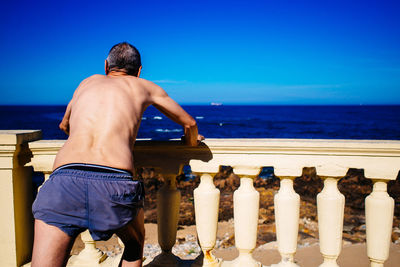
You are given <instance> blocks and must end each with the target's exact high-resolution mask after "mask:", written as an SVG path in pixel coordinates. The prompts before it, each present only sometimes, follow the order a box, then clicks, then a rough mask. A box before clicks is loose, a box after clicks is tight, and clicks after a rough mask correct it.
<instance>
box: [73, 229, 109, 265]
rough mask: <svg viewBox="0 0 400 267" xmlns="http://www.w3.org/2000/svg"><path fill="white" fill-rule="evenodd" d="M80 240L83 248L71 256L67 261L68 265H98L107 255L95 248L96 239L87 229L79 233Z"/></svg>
mask: <svg viewBox="0 0 400 267" xmlns="http://www.w3.org/2000/svg"><path fill="white" fill-rule="evenodd" d="M81 239H82V242H83V243H84V244H85V248H84V249H83V250H82V251H81V252H80V253H79V255H74V256H71V258H70V259H69V261H68V264H67V266H68V267H91V266H100V263H102V262H103V261H104V260H105V259H106V258H107V255H106V254H104V253H103V252H101V251H100V250H99V249H97V248H96V241H94V240H93V239H92V237H91V236H90V233H89V230H86V231H84V232H83V233H82V234H81Z"/></svg>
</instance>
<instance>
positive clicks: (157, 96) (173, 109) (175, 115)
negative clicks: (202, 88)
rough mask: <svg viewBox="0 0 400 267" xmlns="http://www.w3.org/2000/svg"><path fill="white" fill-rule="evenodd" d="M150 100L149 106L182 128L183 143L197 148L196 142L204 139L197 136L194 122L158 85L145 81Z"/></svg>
mask: <svg viewBox="0 0 400 267" xmlns="http://www.w3.org/2000/svg"><path fill="white" fill-rule="evenodd" d="M147 83H148V87H147V88H148V89H149V93H150V98H151V101H150V102H151V104H152V105H153V106H154V107H156V108H157V109H158V110H160V111H161V112H162V113H164V114H165V115H166V116H167V117H168V118H170V119H171V120H173V121H174V122H176V123H178V124H180V125H182V126H183V128H184V133H185V143H186V144H187V145H189V146H197V143H198V141H201V140H203V139H204V137H202V136H201V135H199V134H198V129H197V124H196V121H195V120H194V119H193V118H192V116H190V115H189V114H188V113H187V112H186V111H185V110H184V109H183V108H182V107H181V106H180V105H179V104H178V103H176V102H175V101H174V100H173V99H172V98H171V97H169V96H168V94H167V93H166V92H165V91H164V90H163V89H162V88H161V87H159V86H158V85H156V84H154V83H152V82H149V81H146V84H147Z"/></svg>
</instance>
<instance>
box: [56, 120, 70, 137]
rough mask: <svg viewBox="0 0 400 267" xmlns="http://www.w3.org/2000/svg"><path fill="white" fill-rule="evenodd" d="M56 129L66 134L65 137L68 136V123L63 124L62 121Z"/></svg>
mask: <svg viewBox="0 0 400 267" xmlns="http://www.w3.org/2000/svg"><path fill="white" fill-rule="evenodd" d="M58 127H60V129H61V130H62V131H63V132H64V133H66V134H67V135H69V123H68V122H67V123H66V122H65V121H64V120H63V121H62V122H61V123H60V125H58Z"/></svg>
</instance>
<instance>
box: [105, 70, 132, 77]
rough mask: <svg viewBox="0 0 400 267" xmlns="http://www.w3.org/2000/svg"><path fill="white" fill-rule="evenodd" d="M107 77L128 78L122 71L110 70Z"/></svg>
mask: <svg viewBox="0 0 400 267" xmlns="http://www.w3.org/2000/svg"><path fill="white" fill-rule="evenodd" d="M107 76H109V77H119V76H130V75H129V74H127V73H126V72H124V71H118V70H110V71H109V72H108V73H107Z"/></svg>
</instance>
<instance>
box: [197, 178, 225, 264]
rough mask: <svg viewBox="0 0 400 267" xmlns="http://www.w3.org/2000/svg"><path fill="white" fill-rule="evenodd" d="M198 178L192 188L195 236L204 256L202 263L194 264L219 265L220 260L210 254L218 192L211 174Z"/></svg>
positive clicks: (217, 206)
mask: <svg viewBox="0 0 400 267" xmlns="http://www.w3.org/2000/svg"><path fill="white" fill-rule="evenodd" d="M200 179H201V180H200V184H199V186H198V187H197V188H196V189H195V190H194V210H195V214H196V229H197V236H198V239H199V243H200V246H201V249H202V251H203V254H204V258H203V262H202V264H201V265H199V264H198V263H196V266H210V267H211V266H212V267H214V266H220V260H218V259H216V258H215V257H214V255H212V254H211V251H212V249H213V248H214V246H215V241H216V237H217V225H218V211H219V196H220V192H219V189H217V188H216V187H215V185H214V183H213V178H212V177H211V175H209V174H203V175H202V176H201V177H200Z"/></svg>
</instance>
